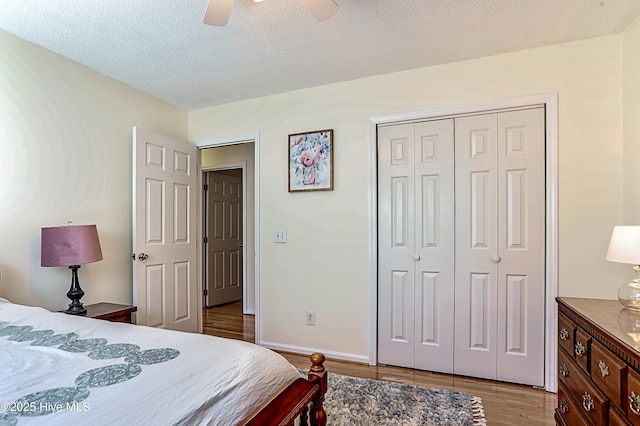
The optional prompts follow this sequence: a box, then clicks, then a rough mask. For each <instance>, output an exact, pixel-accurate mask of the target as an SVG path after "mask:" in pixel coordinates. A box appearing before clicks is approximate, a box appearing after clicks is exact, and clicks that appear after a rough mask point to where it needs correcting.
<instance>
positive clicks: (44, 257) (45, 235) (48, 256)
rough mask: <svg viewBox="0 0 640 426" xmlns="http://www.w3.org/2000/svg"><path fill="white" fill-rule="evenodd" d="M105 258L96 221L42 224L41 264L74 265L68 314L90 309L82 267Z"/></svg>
mask: <svg viewBox="0 0 640 426" xmlns="http://www.w3.org/2000/svg"><path fill="white" fill-rule="evenodd" d="M98 260H102V250H101V249H100V240H99V239H98V230H97V228H96V225H67V226H56V227H51V228H42V254H41V266H68V267H69V269H71V288H70V289H69V292H68V293H67V297H68V298H69V299H71V303H70V304H69V308H68V309H67V310H66V311H64V312H65V313H67V314H72V315H83V314H86V313H87V308H85V307H84V305H83V304H82V302H81V301H80V299H82V296H84V291H82V289H81V288H80V283H79V282H78V269H80V265H83V264H85V263H91V262H97V261H98Z"/></svg>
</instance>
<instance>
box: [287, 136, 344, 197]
mask: <svg viewBox="0 0 640 426" xmlns="http://www.w3.org/2000/svg"><path fill="white" fill-rule="evenodd" d="M332 190H333V129H327V130H315V131H312V132H304V133H293V134H290V135H289V192H301V191H332Z"/></svg>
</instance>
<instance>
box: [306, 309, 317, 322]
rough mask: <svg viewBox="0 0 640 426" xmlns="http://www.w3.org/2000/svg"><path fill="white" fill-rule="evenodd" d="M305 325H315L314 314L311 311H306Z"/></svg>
mask: <svg viewBox="0 0 640 426" xmlns="http://www.w3.org/2000/svg"><path fill="white" fill-rule="evenodd" d="M306 318H307V325H316V313H315V312H313V311H307V314H306Z"/></svg>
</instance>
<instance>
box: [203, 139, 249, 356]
mask: <svg viewBox="0 0 640 426" xmlns="http://www.w3.org/2000/svg"><path fill="white" fill-rule="evenodd" d="M193 143H194V144H195V145H196V146H197V147H198V149H199V150H202V149H205V148H216V147H221V146H231V145H240V144H244V143H253V159H254V161H253V163H254V165H253V180H254V182H253V188H254V194H253V195H254V221H255V224H254V227H255V228H254V234H255V235H254V241H255V247H254V248H253V249H254V253H255V255H254V271H255V276H254V283H255V336H256V339H255V341H256V343H257V344H259V342H260V341H261V333H260V179H259V176H260V133H259V132H255V133H246V134H241V135H236V136H225V137H221V138H214V139H208V140H204V141H199V142H193ZM199 172H200V175H201V176H202V170H200V171H199ZM243 176H244V174H243ZM243 181H244V180H243ZM200 194H201V193H200ZM245 197H246V196H245ZM199 198H200V201H201V202H200V215H202V195H199ZM245 205H246V203H245ZM244 208H246V207H244ZM202 220H203V219H202V217H201V218H200V223H202ZM243 249H245V250H246V249H247V247H243ZM245 253H246V252H245ZM200 275H202V271H200ZM245 279H246V277H245ZM200 294H201V295H202V293H200ZM244 300H246V297H245V298H244ZM244 303H245V302H244V301H243V306H244Z"/></svg>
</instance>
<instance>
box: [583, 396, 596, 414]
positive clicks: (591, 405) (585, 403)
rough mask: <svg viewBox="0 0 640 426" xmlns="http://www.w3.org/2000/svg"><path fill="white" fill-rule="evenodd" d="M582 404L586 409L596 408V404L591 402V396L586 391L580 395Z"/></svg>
mask: <svg viewBox="0 0 640 426" xmlns="http://www.w3.org/2000/svg"><path fill="white" fill-rule="evenodd" d="M582 406H583V407H584V409H585V410H587V411H593V410H595V409H596V405H595V404H594V403H593V398H591V395H589V394H588V393H587V392H585V393H584V395H582Z"/></svg>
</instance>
